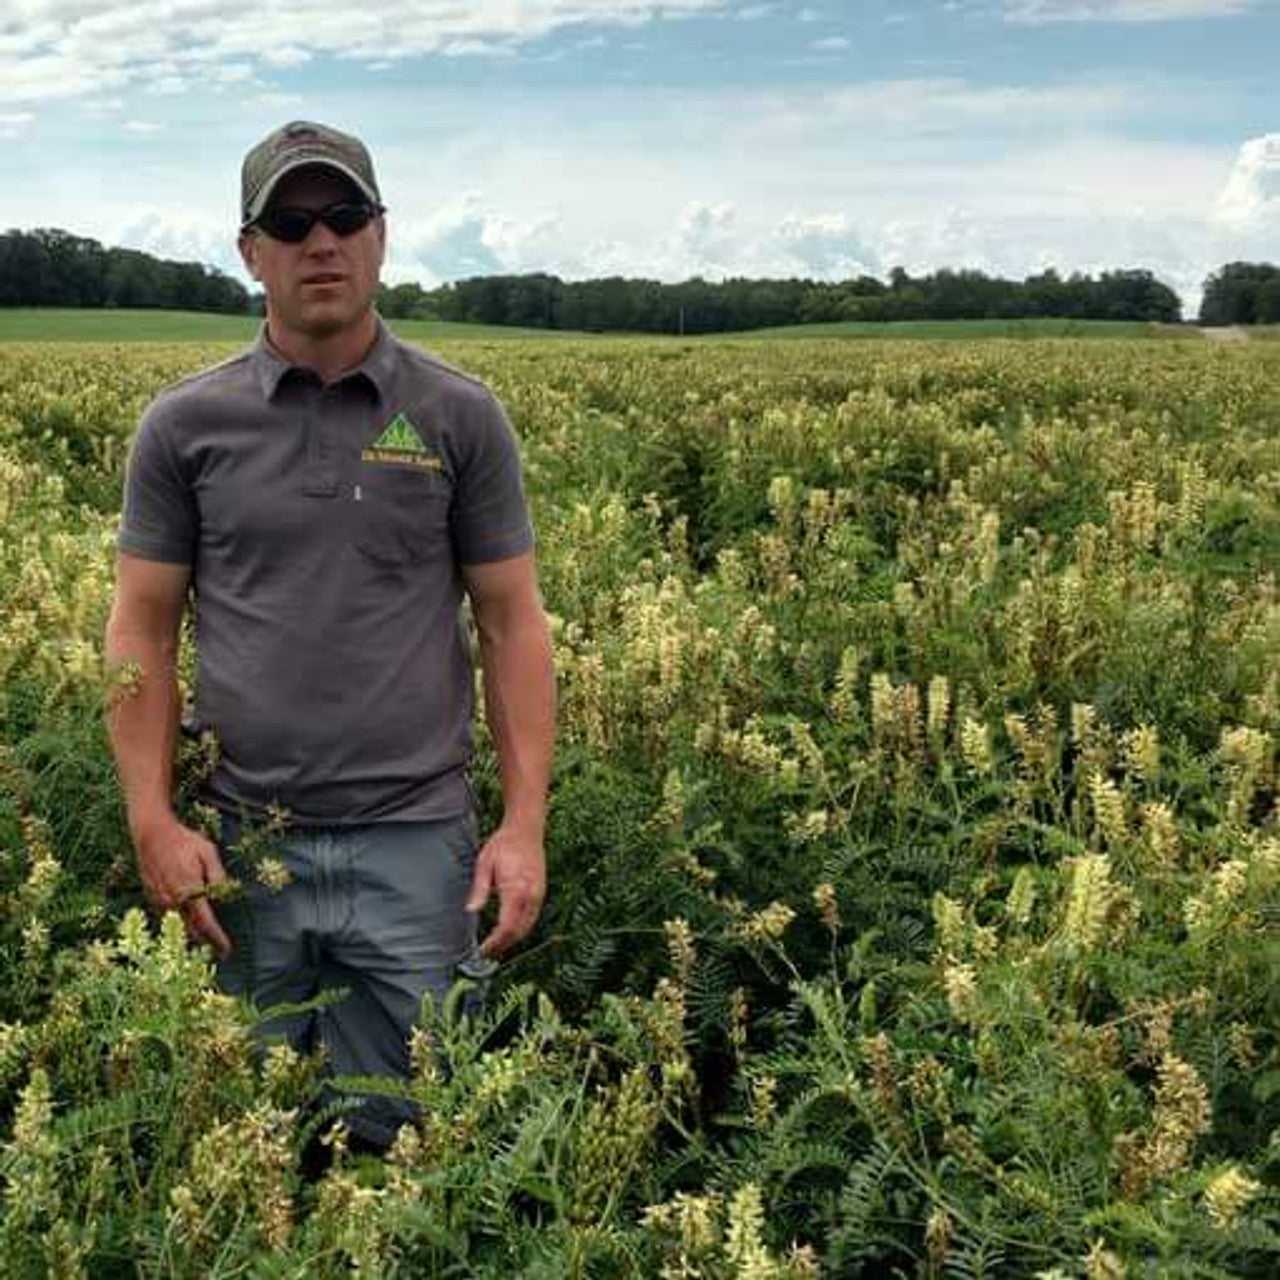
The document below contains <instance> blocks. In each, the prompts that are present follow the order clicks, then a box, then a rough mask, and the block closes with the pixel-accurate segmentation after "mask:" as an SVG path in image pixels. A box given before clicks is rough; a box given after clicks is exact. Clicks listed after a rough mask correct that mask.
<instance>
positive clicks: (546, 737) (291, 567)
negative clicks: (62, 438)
mask: <svg viewBox="0 0 1280 1280" xmlns="http://www.w3.org/2000/svg"><path fill="white" fill-rule="evenodd" d="M241 205H242V210H241V211H242V226H241V232H240V238H239V248H240V253H241V255H242V257H243V259H244V263H245V265H246V267H247V269H248V270H249V272H250V273H251V274H252V275H253V277H254V278H255V279H257V280H259V281H260V282H261V284H262V287H263V291H264V293H265V296H266V321H265V324H264V325H263V327H262V329H261V331H260V333H259V336H258V339H257V341H256V343H255V344H254V345H253V346H252V347H251V348H250V349H248V350H247V351H245V352H243V353H241V354H240V355H238V356H235V357H233V358H232V359H230V360H228V361H226V362H224V363H222V364H219V365H215V366H214V367H212V368H209V369H206V370H203V371H202V372H200V373H197V374H195V375H194V376H192V377H189V378H186V379H184V380H182V381H180V382H178V383H176V384H174V385H173V386H171V387H168V388H166V389H165V390H164V391H163V392H161V394H160V395H159V396H158V397H157V398H156V399H155V400H154V401H153V402H152V404H151V405H150V406H148V408H147V410H146V412H145V414H144V415H143V418H142V421H141V424H140V427H139V430H138V434H137V437H136V440H135V442H134V445H133V449H132V451H131V454H130V459H129V466H128V472H127V480H126V484H125V495H124V512H123V519H122V522H121V527H120V535H119V543H118V557H117V566H116V593H115V599H114V604H113V608H112V612H111V618H110V621H109V623H108V628H107V635H106V658H107V665H108V668H109V669H114V668H117V667H119V666H121V665H123V664H125V663H127V662H134V663H136V664H138V666H139V667H140V668H141V680H140V682H139V683H138V685H137V687H136V692H135V693H134V694H133V696H131V697H128V698H125V699H123V700H121V701H119V702H118V703H117V704H116V706H115V707H114V708H113V709H112V710H111V712H109V716H108V726H109V731H110V735H111V742H112V747H113V751H114V754H115V758H116V763H117V768H118V772H119V776H120V781H121V786H122V790H123V792H124V796H125V800H126V805H127V810H128V818H129V828H130V832H131V835H132V838H133V841H134V844H135V846H136V850H137V855H138V861H139V867H140V871H141V878H142V882H143V885H144V888H145V890H146V893H147V896H148V898H149V899H150V901H151V902H152V904H153V905H154V906H155V907H156V908H158V909H160V910H180V911H181V912H182V913H183V916H184V919H185V921H186V923H187V927H188V931H189V934H190V935H191V937H192V938H193V939H194V940H196V941H198V942H201V943H207V944H208V945H209V946H210V947H211V948H212V949H213V951H214V953H215V955H216V957H217V959H218V961H219V977H220V981H221V983H222V985H223V986H224V988H225V989H227V990H229V991H232V992H237V993H243V994H245V995H248V996H250V997H252V998H253V1000H254V1001H255V1003H256V1004H257V1005H258V1006H259V1007H262V1008H265V1007H269V1006H273V1005H277V1004H285V1003H297V1002H300V1001H305V1000H307V999H309V998H311V997H313V996H314V995H316V994H317V993H318V992H321V991H325V990H329V989H332V988H343V989H346V990H347V991H348V992H349V994H348V995H347V996H346V997H345V998H344V999H342V1000H340V1001H339V1002H337V1003H334V1004H330V1005H326V1006H325V1007H323V1008H322V1009H320V1010H319V1011H317V1012H314V1013H310V1014H303V1015H298V1014H294V1015H291V1016H289V1017H284V1018H281V1019H280V1020H278V1022H277V1023H276V1024H274V1025H273V1026H272V1027H271V1028H269V1030H272V1031H283V1032H284V1033H285V1034H287V1035H288V1036H289V1037H290V1038H291V1040H292V1041H293V1042H295V1043H297V1044H299V1045H301V1046H304V1047H309V1046H311V1045H312V1044H314V1043H318V1044H319V1045H322V1046H323V1048H324V1049H325V1050H326V1052H327V1054H328V1057H329V1059H330V1063H331V1067H332V1069H334V1070H336V1071H338V1072H341V1073H343V1074H361V1075H365V1074H368V1075H383V1076H396V1075H401V1076H402V1075H405V1074H406V1073H407V1071H408V1054H407V1047H406V1042H407V1036H408V1032H409V1029H410V1027H411V1025H412V1023H413V1021H414V1019H415V1016H416V1015H417V1013H418V1011H419V1008H420V1003H421V1000H422V997H423V996H424V994H426V993H431V994H432V995H434V996H436V997H439V996H441V995H443V994H444V992H445V991H447V990H448V989H449V987H450V986H452V985H453V983H454V982H455V981H456V980H457V978H458V977H459V975H460V974H467V973H470V974H477V973H479V972H480V971H482V970H483V968H484V966H485V965H486V963H487V962H488V961H489V960H490V958H492V957H496V956H498V955H500V954H501V953H503V952H504V951H506V950H507V949H508V948H509V947H510V946H512V945H513V944H514V943H515V942H517V941H518V940H519V939H520V938H522V937H524V936H525V935H526V934H527V933H528V931H529V930H530V929H531V928H532V926H533V924H534V922H535V920H536V918H537V915H538V912H539V910H540V907H541V903H542V898H543V895H544V892H545V884H546V877H545V869H544V854H543V835H544V826H545V816H546V794H547V787H548V780H549V774H550V767H551V753H552V739H553V732H554V718H555V691H554V671H553V664H552V655H551V642H550V635H549V630H548V627H547V622H546V617H545V614H544V613H543V610H542V606H541V601H540V598H539V592H538V585H537V579H536V573H535V568H534V559H533V553H532V547H533V532H532V528H531V525H530V522H529V516H528V511H527V508H526V505H525V501H524V495H523V489H522V484H521V477H520V468H519V455H518V449H517V444H516V441H515V437H514V434H513V432H512V430H511V428H510V425H509V424H508V422H507V419H506V417H505V415H504V414H503V412H502V409H501V408H500V406H499V405H498V403H497V401H496V400H495V399H494V398H493V396H492V395H491V394H490V393H489V392H488V391H487V390H486V389H485V388H484V387H483V386H482V385H481V384H480V383H479V382H477V381H476V380H474V379H472V378H469V377H467V376H465V375H463V374H461V373H459V372H457V371H456V370H454V369H452V368H450V367H448V366H447V365H444V364H443V363H441V362H439V361H437V360H435V359H433V358H432V357H430V356H429V355H427V354H426V353H424V352H422V351H421V350H419V349H417V348H415V347H411V346H409V345H407V344H405V343H402V342H400V341H399V340H397V339H396V338H395V337H394V335H392V334H391V332H390V331H389V330H388V329H387V327H386V326H385V324H384V323H383V321H382V320H381V318H380V317H379V316H378V314H377V312H376V311H375V310H374V307H373V300H374V296H375V293H376V290H377V286H378V279H379V272H380V268H381V265H382V261H383V255H384V250H385V244H386V225H385V220H384V217H383V214H384V212H385V211H384V209H383V206H382V202H381V197H380V193H379V190H378V184H377V181H376V178H375V176H374V171H373V165H372V161H371V160H370V157H369V154H368V152H367V150H366V149H365V147H364V145H363V144H362V143H361V142H360V141H358V140H357V139H356V138H353V137H350V136H349V135H347V134H344V133H340V132H338V131H337V130H334V129H330V128H326V127H325V126H323V125H318V124H312V123H308V122H303V121H296V122H294V123H292V124H288V125H285V126H284V127H283V128H281V129H278V130H276V131H275V132H274V133H272V134H271V135H270V136H269V137H267V138H266V139H264V140H263V141H262V142H261V143H260V144H258V146H256V147H254V148H253V149H252V150H251V151H250V152H249V153H248V155H247V156H246V157H245V160H244V164H243V168H242V173H241ZM189 589H190V591H191V593H192V596H193V605H194V617H195V639H196V649H197V654H198V674H197V685H196V701H195V719H196V725H197V728H199V729H205V728H208V729H212V730H213V731H214V733H215V734H216V736H217V738H218V740H219V744H220V748H221V754H220V759H219V761H218V764H217V766H216V768H215V770H214V771H213V773H212V775H211V776H210V777H209V778H208V779H207V781H206V782H205V784H204V791H203V796H202V798H203V799H204V800H206V801H207V802H208V803H210V804H212V805H214V806H216V808H217V809H218V810H219V811H220V813H221V815H222V830H221V833H220V834H221V839H220V846H221V850H222V851H226V850H228V849H231V848H232V847H233V846H234V845H235V843H236V841H237V840H238V838H239V836H240V834H241V832H242V831H243V830H244V828H245V824H246V823H250V824H257V823H260V822H263V821H265V820H266V819H267V818H268V816H269V815H270V814H271V813H272V812H278V810H277V809H276V808H275V807H276V806H278V807H282V808H283V809H284V811H285V812H286V815H287V823H286V827H285V830H284V832H283V834H282V837H281V839H280V841H279V844H280V856H281V861H282V862H283V863H284V869H285V870H286V871H287V873H288V883H286V884H285V885H284V887H283V888H279V887H276V888H274V889H272V888H268V887H267V886H266V885H264V884H262V883H256V882H253V881H252V879H250V880H249V882H248V883H246V884H245V886H244V889H245V891H244V893H243V894H241V895H239V896H236V897H233V898H231V899H229V900H228V901H225V902H218V903H217V904H216V905H215V903H214V902H212V901H211V900H210V890H211V889H212V887H213V886H216V885H218V884H219V883H220V882H222V881H224V880H225V879H226V877H227V872H226V869H225V868H224V864H223V860H222V856H221V853H220V848H219V846H217V845H215V844H214V843H213V842H212V841H210V840H209V839H206V838H205V836H204V835H202V834H200V833H199V832H197V831H195V830H192V829H191V828H189V827H187V826H185V825H183V824H182V823H181V822H180V821H179V820H178V818H177V816H176V815H175V813H174V811H173V808H172V803H171V794H170V792H171V782H172V768H173V757H174V746H175V742H176V740H177V735H178V731H179V716H180V708H179V705H178V691H177V684H176V679H175V655H176V652H177V648H178V636H179V626H180V623H181V619H182V615H183V610H184V606H185V604H186V600H187V595H188V590H189ZM464 591H465V594H466V596H467V597H468V598H469V601H470V607H471V612H472V615H473V617H474V620H475V624H476V629H477V631H478V633H479V639H480V656H481V662H482V666H483V676H484V692H485V708H486V714H487V719H488V722H489V725H490V729H491V731H492V735H493V738H494V741H495V744H496V747H497V752H498V758H499V765H500V772H501V781H502V793H503V802H504V816H503V819H502V822H501V824H500V825H499V826H498V828H497V829H496V831H494V832H493V833H492V834H491V835H490V836H489V838H488V840H487V841H486V842H484V845H483V848H477V846H478V844H479V840H478V833H477V831H476V826H475V823H476V816H475V812H474V801H473V796H472V793H471V789H470V785H469V783H468V779H467V765H468V761H469V758H470V753H471V719H472V713H473V698H472V688H473V684H472V671H471V662H470V652H469V645H468V641H467V633H466V630H465V628H464V626H463V624H462V617H461V611H460V607H461V604H462V597H463V593H464ZM491 891H496V893H497V895H498V900H499V906H500V910H499V915H498V919H497V923H496V925H495V927H494V928H493V930H492V932H490V933H489V934H488V936H487V937H486V938H485V939H484V942H483V944H482V945H479V944H478V942H477V930H476V919H477V914H478V912H479V911H480V909H481V907H482V906H483V905H484V903H485V901H486V900H487V898H488V897H489V895H490V892H491ZM409 1114H410V1113H409V1109H408V1108H407V1107H402V1106H399V1105H398V1104H393V1103H388V1102H386V1101H385V1100H384V1101H368V1102H367V1103H366V1105H365V1106H364V1107H363V1108H362V1109H361V1110H359V1111H358V1112H356V1113H355V1114H354V1116H353V1118H352V1120H351V1127H352V1129H353V1131H354V1132H355V1133H356V1134H357V1136H361V1137H363V1138H364V1139H365V1141H366V1142H368V1143H371V1144H373V1145H375V1146H379V1147H384V1146H385V1145H386V1144H387V1143H388V1142H390V1140H391V1139H392V1137H393V1136H394V1133H395V1130H396V1128H397V1127H398V1125H399V1123H400V1122H401V1121H403V1120H404V1119H406V1118H408V1116H409Z"/></svg>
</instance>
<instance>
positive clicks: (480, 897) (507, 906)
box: [467, 823, 547, 956]
mask: <svg viewBox="0 0 1280 1280" xmlns="http://www.w3.org/2000/svg"><path fill="white" fill-rule="evenodd" d="M495 889H496V890H497V892H498V904H499V906H498V923H497V924H496V925H495V926H494V928H493V931H492V932H491V933H490V934H489V936H488V937H487V938H485V940H484V941H483V942H482V943H481V944H480V950H481V951H482V952H483V953H484V954H485V955H486V956H499V955H501V954H502V953H503V952H504V951H506V950H507V949H508V948H510V947H512V946H514V945H515V943H517V942H519V941H520V939H521V938H523V937H525V935H526V934H528V932H529V931H530V930H531V929H532V928H533V926H534V923H535V922H536V921H537V919H538V913H539V912H540V911H541V910H542V900H543V898H544V897H546V893H547V866H546V858H545V856H544V854H543V850H542V833H541V832H540V831H535V830H531V829H528V828H522V827H514V826H508V825H507V824H506V823H504V824H503V825H502V826H500V827H499V828H498V829H497V831H495V832H494V833H493V835H491V836H490V837H489V839H488V840H487V841H486V842H485V845H484V847H483V848H482V849H481V850H480V857H479V858H478V859H477V861H476V874H475V878H474V879H473V880H472V881H471V893H470V894H469V895H468V897H467V910H468V911H472V912H478V911H480V910H481V909H482V908H483V907H484V904H485V903H486V902H487V901H488V900H489V894H490V893H491V892H492V891H493V890H495Z"/></svg>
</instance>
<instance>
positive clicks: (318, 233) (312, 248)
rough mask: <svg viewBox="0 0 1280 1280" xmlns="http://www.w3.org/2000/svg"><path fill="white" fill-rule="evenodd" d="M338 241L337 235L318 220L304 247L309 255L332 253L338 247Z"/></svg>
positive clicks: (309, 232)
mask: <svg viewBox="0 0 1280 1280" xmlns="http://www.w3.org/2000/svg"><path fill="white" fill-rule="evenodd" d="M338 239H339V237H338V235H337V233H336V232H335V231H332V230H331V229H330V228H329V227H326V226H325V224H324V223H323V222H321V221H320V219H319V218H317V219H316V221H315V223H314V225H313V226H312V228H311V230H310V231H308V232H307V238H306V240H304V241H303V243H302V247H303V249H304V250H305V251H306V252H307V253H319V254H326V253H332V252H333V251H334V250H335V249H336V248H337V247H338Z"/></svg>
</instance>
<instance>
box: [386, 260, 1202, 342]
mask: <svg viewBox="0 0 1280 1280" xmlns="http://www.w3.org/2000/svg"><path fill="white" fill-rule="evenodd" d="M379 306H380V307H381V308H382V309H383V313H384V314H385V315H388V316H390V317H393V318H394V317H400V318H408V317H414V316H418V317H427V316H430V317H435V318H438V319H441V320H457V321H462V322H468V323H479V324H497V325H527V326H529V327H531V328H536V329H586V330H631V331H639V332H645V333H723V332H725V331H729V330H742V329H761V328H767V327H772V326H776V325H791V324H813V323H820V322H824V321H835V320H981V319H1017V318H1022V317H1035V316H1052V317H1060V318H1067V319H1081V320H1159V321H1170V322H1176V321H1177V320H1179V319H1180V318H1181V314H1182V308H1181V303H1180V301H1179V299H1178V296H1177V294H1175V293H1174V292H1173V290H1172V289H1170V288H1169V286H1168V285H1165V284H1162V283H1161V282H1160V281H1159V280H1157V279H1156V278H1155V277H1154V276H1153V275H1152V274H1151V272H1150V271H1143V270H1129V271H1104V272H1103V273H1102V274H1101V275H1100V276H1098V277H1097V278H1094V277H1092V276H1087V275H1080V274H1074V275H1071V276H1069V277H1066V278H1064V277H1062V276H1060V275H1058V273H1057V272H1055V271H1052V270H1049V271H1045V272H1043V273H1042V274H1040V275H1036V276H1029V277H1028V278H1027V279H1026V280H1023V281H1016V280H1003V279H1000V278H998V277H993V276H988V275H985V274H984V273H983V272H981V271H949V270H943V271H935V272H933V273H931V274H929V275H924V276H911V275H909V274H908V273H907V272H906V271H904V270H903V269H902V268H901V267H895V268H894V270H893V271H892V272H891V273H890V276H889V280H888V282H887V283H886V282H884V281H881V280H877V279H876V278H875V277H873V276H867V275H864V276H859V277H858V278H857V279H854V280H842V281H838V282H828V281H821V280H795V279H793V280H745V279H732V280H725V281H723V282H721V283H712V282H710V281H707V280H703V279H701V278H695V279H692V280H686V281H684V282H682V283H680V284H661V283H659V282H658V281H656V280H635V279H626V278H623V277H621V276H612V277H609V278H607V279H602V280H582V281H573V282H569V281H564V280H561V279H559V278H558V277H556V276H552V275H545V274H540V273H539V274H532V275H508V276H501V275H499V276H477V277H474V278H472V279H468V280H459V281H456V282H454V283H451V284H445V285H441V286H440V287H439V288H437V289H429V290H428V289H423V288H421V287H420V286H418V285H415V284H405V285H397V286H396V287H395V288H394V289H385V290H384V291H383V293H382V294H381V295H380V297H379Z"/></svg>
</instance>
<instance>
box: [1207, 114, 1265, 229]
mask: <svg viewBox="0 0 1280 1280" xmlns="http://www.w3.org/2000/svg"><path fill="white" fill-rule="evenodd" d="M1214 219H1215V221H1217V222H1218V223H1219V224H1220V225H1222V226H1224V227H1233V228H1240V229H1245V230H1266V229H1268V228H1269V229H1271V230H1273V231H1277V232H1280V133H1267V134H1263V136H1262V137H1260V138H1250V139H1249V141H1248V142H1246V143H1245V144H1244V145H1243V146H1242V147H1241V148H1240V154H1239V155H1238V156H1237V157H1236V162H1235V165H1234V167H1233V168H1232V170H1231V173H1230V175H1229V176H1228V178H1227V182H1226V185H1225V186H1224V187H1223V189H1222V192H1221V194H1220V195H1219V196H1218V200H1217V203H1216V204H1215V206H1214Z"/></svg>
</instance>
